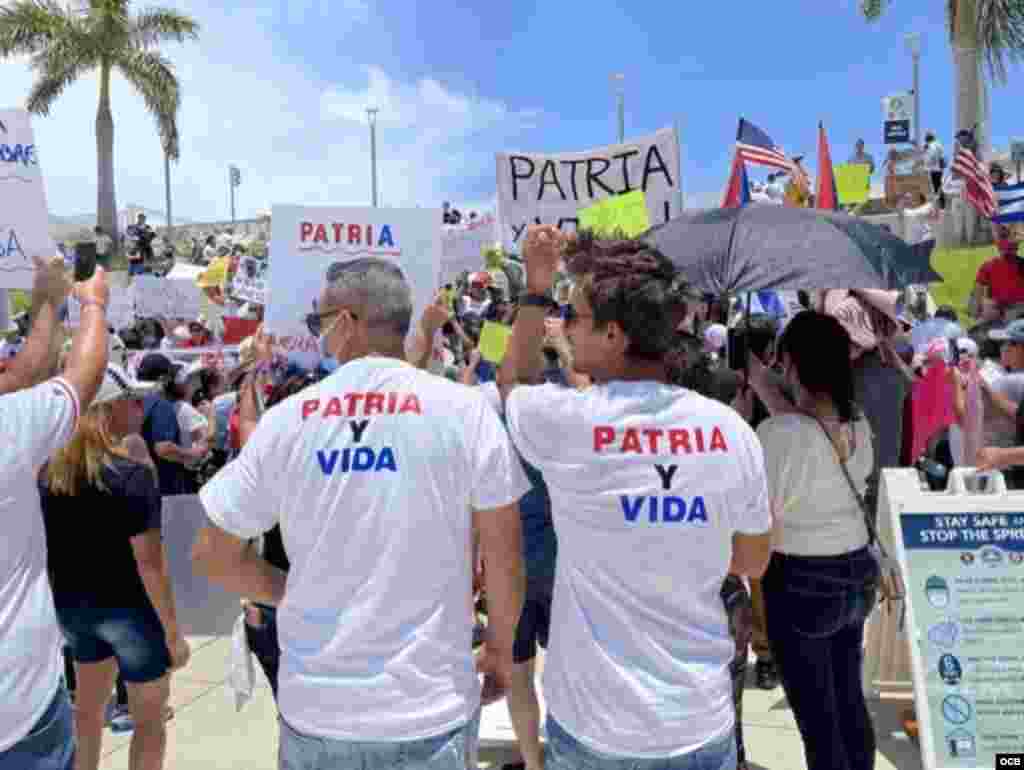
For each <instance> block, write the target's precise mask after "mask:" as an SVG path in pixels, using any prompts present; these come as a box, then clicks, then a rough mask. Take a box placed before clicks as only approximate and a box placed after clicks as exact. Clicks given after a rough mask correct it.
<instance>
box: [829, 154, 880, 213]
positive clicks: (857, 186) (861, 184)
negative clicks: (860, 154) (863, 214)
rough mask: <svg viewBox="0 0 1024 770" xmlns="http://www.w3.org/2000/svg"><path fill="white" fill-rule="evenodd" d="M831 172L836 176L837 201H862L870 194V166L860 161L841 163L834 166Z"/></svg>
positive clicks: (845, 202) (844, 202) (847, 202)
mask: <svg viewBox="0 0 1024 770" xmlns="http://www.w3.org/2000/svg"><path fill="white" fill-rule="evenodd" d="M832 173H833V174H835V177H836V191H837V192H838V193H839V202H840V203H842V204H844V205H846V204H849V203H863V202H864V201H866V200H867V199H868V196H869V195H870V194H871V168H870V167H869V166H865V165H864V164H862V163H843V164H841V165H838V166H835V167H834V168H833V169H832Z"/></svg>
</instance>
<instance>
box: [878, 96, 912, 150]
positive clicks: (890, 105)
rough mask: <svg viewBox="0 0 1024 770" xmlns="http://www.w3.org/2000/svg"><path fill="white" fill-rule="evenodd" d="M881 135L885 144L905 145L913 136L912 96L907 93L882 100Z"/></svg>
mask: <svg viewBox="0 0 1024 770" xmlns="http://www.w3.org/2000/svg"><path fill="white" fill-rule="evenodd" d="M882 121H883V133H884V138H885V143H886V144H905V143H907V142H909V141H910V140H911V137H912V136H913V134H914V95H913V94H912V93H910V92H909V91H901V92H899V93H895V94H890V95H889V96H886V97H885V98H884V99H882Z"/></svg>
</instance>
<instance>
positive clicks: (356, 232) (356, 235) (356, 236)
mask: <svg viewBox="0 0 1024 770" xmlns="http://www.w3.org/2000/svg"><path fill="white" fill-rule="evenodd" d="M361 230H362V228H361V227H360V226H359V225H349V226H348V245H349V246H358V245H359V241H360V231H361Z"/></svg>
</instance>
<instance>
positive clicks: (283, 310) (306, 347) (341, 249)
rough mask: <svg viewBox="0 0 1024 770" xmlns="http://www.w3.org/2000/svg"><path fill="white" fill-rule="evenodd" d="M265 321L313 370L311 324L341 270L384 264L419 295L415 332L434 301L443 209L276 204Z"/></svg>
mask: <svg viewBox="0 0 1024 770" xmlns="http://www.w3.org/2000/svg"><path fill="white" fill-rule="evenodd" d="M272 217H273V220H274V228H273V234H272V239H273V240H272V241H271V246H270V253H271V254H273V255H274V256H273V259H272V260H271V261H270V267H269V270H268V273H267V274H268V277H269V281H268V287H269V289H270V303H269V304H268V305H267V310H266V315H265V320H266V328H267V331H268V332H269V333H270V334H271V335H273V336H274V337H275V345H276V348H277V349H278V351H280V352H281V353H283V354H285V355H288V356H290V357H292V358H293V359H294V360H296V361H297V362H298V363H301V364H303V365H306V366H313V365H315V364H316V362H317V359H318V357H319V356H318V353H317V350H318V347H317V341H316V339H315V338H313V337H312V336H310V334H309V330H308V329H307V328H306V325H305V322H304V319H305V317H306V315H308V314H309V313H312V312H314V310H315V303H316V301H317V299H318V298H319V296H320V293H321V292H322V291H323V289H324V287H325V286H326V284H327V271H328V269H329V268H330V267H331V266H332V265H335V264H339V263H342V264H343V263H346V262H352V261H354V260H356V259H362V258H377V259H382V260H385V261H387V262H391V263H393V264H394V265H395V266H396V267H398V268H400V269H401V271H402V274H403V275H404V276H405V280H406V282H407V283H408V284H409V287H410V289H411V291H412V299H413V318H412V326H413V327H415V325H416V324H417V322H418V321H419V318H420V316H421V315H422V314H423V310H424V308H426V306H427V305H428V304H430V302H431V301H432V300H433V298H434V293H435V292H436V291H437V286H438V273H439V270H440V258H441V230H440V228H439V227H438V226H437V223H438V222H439V221H441V212H440V210H437V209H391V208H370V207H351V208H334V207H310V206H274V207H273V211H272Z"/></svg>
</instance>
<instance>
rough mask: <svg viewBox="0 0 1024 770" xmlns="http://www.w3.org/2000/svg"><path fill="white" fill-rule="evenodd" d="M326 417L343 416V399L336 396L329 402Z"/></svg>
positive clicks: (325, 410)
mask: <svg viewBox="0 0 1024 770" xmlns="http://www.w3.org/2000/svg"><path fill="white" fill-rule="evenodd" d="M324 417H341V399H340V398H338V397H337V396H335V397H334V398H332V399H331V400H330V401H328V402H327V408H326V409H324Z"/></svg>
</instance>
